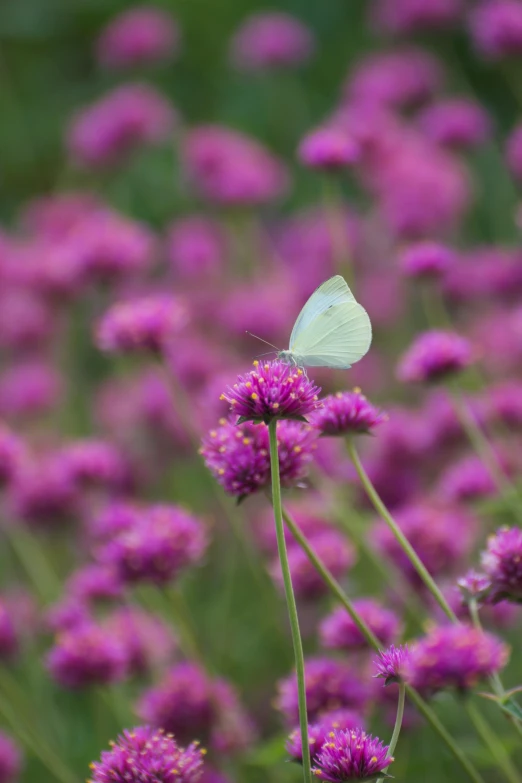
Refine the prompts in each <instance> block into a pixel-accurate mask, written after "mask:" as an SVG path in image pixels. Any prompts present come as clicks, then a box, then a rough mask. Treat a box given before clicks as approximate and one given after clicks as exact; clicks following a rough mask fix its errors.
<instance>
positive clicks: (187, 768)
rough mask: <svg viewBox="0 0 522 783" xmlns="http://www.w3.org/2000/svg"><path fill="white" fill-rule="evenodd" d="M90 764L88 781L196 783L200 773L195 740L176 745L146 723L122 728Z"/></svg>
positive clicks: (101, 782) (200, 767)
mask: <svg viewBox="0 0 522 783" xmlns="http://www.w3.org/2000/svg"><path fill="white" fill-rule="evenodd" d="M110 745H111V748H110V750H104V751H103V752H102V754H101V759H100V761H95V762H94V763H92V764H91V765H90V767H91V778H90V779H89V781H88V783H144V782H145V781H150V782H151V783H152V781H161V782H162V783H196V781H197V780H199V778H200V777H201V774H202V772H203V755H204V751H203V750H202V749H201V748H200V747H199V743H198V742H192V743H191V744H190V745H189V746H188V747H187V748H183V747H180V746H179V745H178V744H177V742H176V740H175V739H174V737H173V736H172V735H171V734H165V733H164V732H163V731H162V730H161V729H152V728H150V727H149V726H138V727H137V728H135V729H131V730H128V729H126V730H125V731H124V732H123V734H121V735H120V736H119V737H118V739H117V741H116V742H112V743H110Z"/></svg>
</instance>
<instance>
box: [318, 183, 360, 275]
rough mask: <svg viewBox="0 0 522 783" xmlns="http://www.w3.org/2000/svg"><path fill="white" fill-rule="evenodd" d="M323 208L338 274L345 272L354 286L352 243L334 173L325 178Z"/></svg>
mask: <svg viewBox="0 0 522 783" xmlns="http://www.w3.org/2000/svg"><path fill="white" fill-rule="evenodd" d="M323 208H324V216H325V219H326V222H327V224H328V231H329V234H330V242H331V245H332V256H333V265H334V269H335V272H336V274H341V275H342V274H344V275H345V276H346V277H347V278H348V281H349V283H350V285H351V287H352V288H353V285H354V280H353V269H352V266H351V264H350V243H349V240H348V236H347V233H346V225H345V219H344V214H343V202H342V192H341V189H340V187H339V183H338V181H337V180H336V179H335V177H334V176H333V175H330V176H328V175H327V176H325V177H324V178H323Z"/></svg>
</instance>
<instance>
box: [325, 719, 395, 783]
mask: <svg viewBox="0 0 522 783" xmlns="http://www.w3.org/2000/svg"><path fill="white" fill-rule="evenodd" d="M388 751H389V747H388V745H383V743H382V742H381V741H380V740H379V739H378V738H377V737H372V735H371V734H367V733H366V732H365V731H363V730H362V729H344V730H339V729H334V730H333V731H332V732H331V735H330V736H329V737H328V741H327V742H325V743H324V745H323V747H322V749H321V752H320V753H319V754H318V756H317V758H316V759H315V767H314V768H313V773H314V775H316V776H317V777H318V778H319V779H320V780H325V781H329V783H345V781H347V780H370V779H372V778H377V777H379V773H382V772H383V770H384V769H386V767H388V766H389V765H390V764H391V763H392V761H393V757H392V756H389V755H388Z"/></svg>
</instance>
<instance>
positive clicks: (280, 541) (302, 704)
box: [268, 419, 312, 783]
mask: <svg viewBox="0 0 522 783" xmlns="http://www.w3.org/2000/svg"><path fill="white" fill-rule="evenodd" d="M268 432H269V437H270V469H271V471H272V503H273V507H274V520H275V527H276V535H277V549H278V552H279V561H280V563H281V571H282V572H283V583H284V587H285V596H286V605H287V608H288V619H289V621H290V628H291V631H292V642H293V645H294V657H295V672H296V677H297V696H298V701H299V726H300V729H301V745H302V748H303V774H304V781H305V783H312V768H311V764H310V744H309V740H308V716H307V711H306V684H305V663H304V653H303V642H302V640H301V632H300V630H299V617H298V615H297V605H296V602H295V595H294V589H293V587H292V576H291V574H290V565H289V563H288V553H287V551H286V541H285V529H284V525H283V508H282V502H281V479H280V476H279V453H278V450H277V419H272V421H271V422H270V424H269V425H268Z"/></svg>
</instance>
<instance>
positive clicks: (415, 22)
mask: <svg viewBox="0 0 522 783" xmlns="http://www.w3.org/2000/svg"><path fill="white" fill-rule="evenodd" d="M463 11H464V3H463V0H430V2H429V3H426V2H424V0H376V2H375V8H372V17H373V19H374V20H375V24H376V26H377V27H378V28H380V29H381V30H383V31H384V32H386V33H391V34H392V35H397V34H398V35H410V34H412V33H418V32H424V31H431V30H441V29H446V28H449V27H454V26H455V25H456V23H457V22H458V21H459V20H460V19H461V17H462V15H463Z"/></svg>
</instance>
